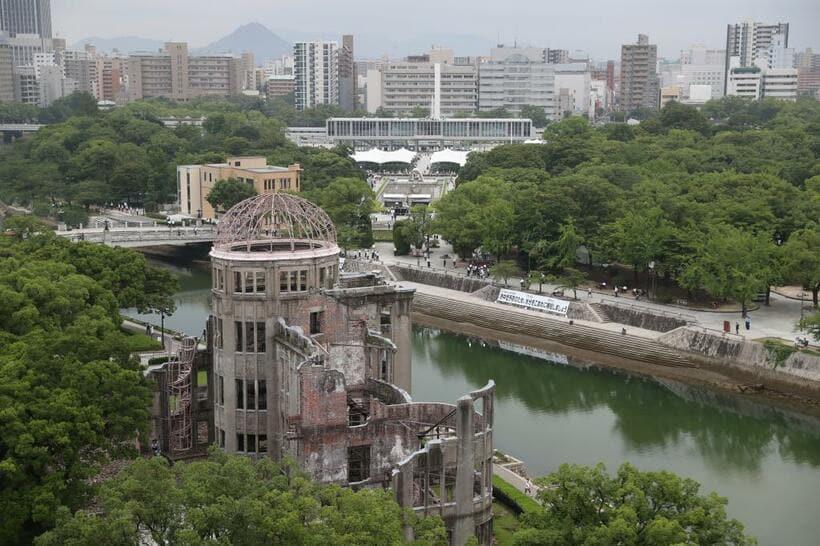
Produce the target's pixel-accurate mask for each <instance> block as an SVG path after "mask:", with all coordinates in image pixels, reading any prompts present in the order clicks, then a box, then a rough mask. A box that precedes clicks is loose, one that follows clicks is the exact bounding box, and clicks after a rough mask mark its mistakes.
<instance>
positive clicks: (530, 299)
mask: <svg viewBox="0 0 820 546" xmlns="http://www.w3.org/2000/svg"><path fill="white" fill-rule="evenodd" d="M495 301H496V302H497V303H506V304H508V305H517V306H518V307H524V308H526V309H532V310H534V311H543V312H545V313H555V314H556V315H562V316H566V315H567V310H569V302H568V301H564V300H557V299H555V298H548V297H546V296H538V295H536V294H526V293H524V292H518V291H516V290H507V289H506V288H502V289H501V292H499V294H498V299H497V300H495Z"/></svg>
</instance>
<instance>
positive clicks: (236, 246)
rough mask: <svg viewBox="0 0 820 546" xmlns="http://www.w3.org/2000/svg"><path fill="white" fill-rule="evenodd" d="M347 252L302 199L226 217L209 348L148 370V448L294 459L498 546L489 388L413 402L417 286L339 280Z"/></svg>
mask: <svg viewBox="0 0 820 546" xmlns="http://www.w3.org/2000/svg"><path fill="white" fill-rule="evenodd" d="M339 253H340V251H339V247H338V245H337V244H336V233H335V228H334V226H333V222H332V221H331V220H330V218H329V217H328V216H327V214H325V213H324V212H323V211H322V210H321V209H319V208H318V207H317V206H316V205H314V204H312V203H310V202H308V201H307V200H305V199H302V198H300V197H298V196H295V195H291V194H286V193H274V194H266V195H260V196H257V197H254V198H252V199H248V200H246V201H243V202H242V203H239V204H238V205H236V206H235V207H233V208H232V209H231V210H230V211H228V212H227V213H226V214H225V216H223V218H222V219H221V221H220V223H219V226H218V230H217V235H216V240H215V242H214V245H213V247H212V249H211V252H210V256H211V265H212V279H213V285H212V291H211V295H212V305H211V310H212V314H211V317H210V319H209V322H208V327H207V328H206V338H207V339H205V340H200V341H201V343H197V340H192V339H190V338H189V339H187V340H185V342H184V343H183V349H182V350H181V351H180V354H179V358H178V359H176V360H170V361H169V362H168V363H166V364H164V365H162V366H160V367H158V368H157V369H155V370H154V374H153V375H154V377H155V379H156V380H157V386H158V388H157V394H156V398H155V399H156V401H157V402H156V404H155V409H154V419H155V420H154V433H153V434H154V437H155V438H158V439H159V442H158V443H159V444H160V445H161V446H162V450H163V452H164V453H166V454H167V455H168V456H169V457H171V458H182V457H190V456H194V455H197V454H201V453H202V452H203V451H204V448H205V444H204V442H201V441H200V440H203V439H204V440H207V439H208V438H211V437H213V438H214V440H215V442H216V444H217V445H219V446H220V447H221V448H222V449H224V450H225V451H226V452H229V453H240V454H245V455H247V456H250V457H272V458H274V459H280V458H282V457H284V456H288V457H292V458H293V459H294V460H296V461H297V462H298V464H299V465H300V467H301V468H302V469H303V470H304V471H306V472H307V473H308V474H309V475H310V476H311V477H312V478H313V479H315V480H318V481H322V482H326V483H336V484H340V485H344V486H353V487H356V488H362V487H379V488H381V487H388V486H390V487H392V489H393V491H394V492H395V495H396V500H397V501H398V503H399V504H400V505H401V506H402V507H403V508H406V509H408V510H411V511H413V512H414V513H415V514H416V515H418V516H420V517H424V516H430V515H433V516H441V517H442V519H443V520H444V522H445V525H446V527H447V530H448V538H449V542H450V544H452V545H453V546H462V545H463V544H465V543H466V542H467V541H468V540H469V539H470V538H471V537H472V536H476V537H477V538H478V542H479V543H480V544H482V545H487V546H489V545H490V544H492V541H493V537H492V456H493V414H494V407H493V406H494V393H495V385H494V383H493V382H492V381H490V382H489V383H488V384H487V385H486V386H485V387H484V388H482V389H479V390H476V391H473V392H471V393H469V394H467V395H465V396H462V397H461V398H459V399H458V400H457V402H456V403H455V404H446V403H427V402H413V401H412V399H411V398H410V395H409V394H408V392H409V389H410V386H411V373H412V371H411V369H412V368H411V366H412V362H411V335H412V324H411V320H410V306H411V303H412V300H413V295H414V290H413V289H408V288H401V287H398V286H394V285H390V284H387V283H386V282H385V281H383V280H382V279H381V277H380V276H379V275H377V274H375V273H356V272H341V271H340V267H339V263H340V262H339ZM196 353H199V354H196ZM200 376H205V377H207V380H206V381H204V382H203V383H204V384H205V385H204V386H203V385H201V384H200ZM203 388H204V390H203ZM479 408H480V413H479V411H477V410H478V409H479ZM209 415H210V416H211V417H212V423H211V424H210V425H209V424H208V423H207V422H204V421H203V417H207V416H209ZM203 425H204V426H203ZM442 492H446V494H442ZM405 533H406V538H407V540H408V541H412V540H413V534H412V529H411V528H410V527H409V526H407V527H406V528H405Z"/></svg>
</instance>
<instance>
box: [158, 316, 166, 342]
mask: <svg viewBox="0 0 820 546" xmlns="http://www.w3.org/2000/svg"><path fill="white" fill-rule="evenodd" d="M159 342H160V343H161V347H162V349H163V350H164V349H165V311H160V312H159Z"/></svg>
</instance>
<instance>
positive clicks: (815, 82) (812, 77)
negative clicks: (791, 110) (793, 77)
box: [794, 47, 820, 100]
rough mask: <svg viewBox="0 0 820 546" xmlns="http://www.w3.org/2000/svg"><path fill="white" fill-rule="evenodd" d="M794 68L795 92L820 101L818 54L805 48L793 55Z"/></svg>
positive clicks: (819, 55)
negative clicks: (795, 76)
mask: <svg viewBox="0 0 820 546" xmlns="http://www.w3.org/2000/svg"><path fill="white" fill-rule="evenodd" d="M794 66H795V68H797V92H798V93H799V94H801V95H804V94H806V95H812V96H814V97H815V98H817V99H818V100H820V95H818V94H820V53H814V52H813V51H812V49H811V48H810V47H807V48H806V49H805V51H801V52H799V53H797V54H796V55H795V58H794Z"/></svg>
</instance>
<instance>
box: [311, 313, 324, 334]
mask: <svg viewBox="0 0 820 546" xmlns="http://www.w3.org/2000/svg"><path fill="white" fill-rule="evenodd" d="M322 315H324V313H323V312H322V311H314V312H312V313H311V314H310V335H314V334H321V333H322V319H323V318H324V317H323V316H322Z"/></svg>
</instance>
